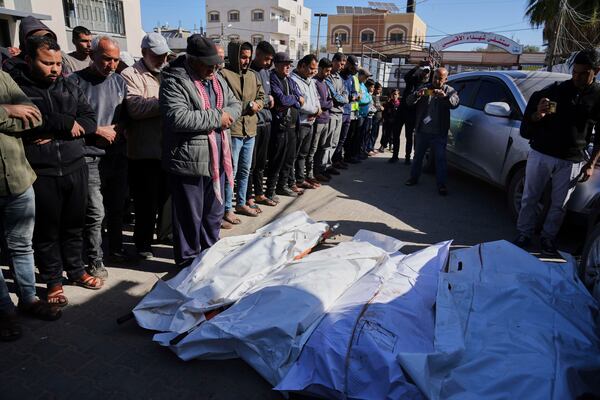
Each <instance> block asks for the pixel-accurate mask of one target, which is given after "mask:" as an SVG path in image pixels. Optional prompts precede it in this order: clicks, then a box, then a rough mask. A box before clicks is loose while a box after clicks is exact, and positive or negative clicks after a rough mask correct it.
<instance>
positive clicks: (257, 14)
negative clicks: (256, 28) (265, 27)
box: [252, 10, 265, 21]
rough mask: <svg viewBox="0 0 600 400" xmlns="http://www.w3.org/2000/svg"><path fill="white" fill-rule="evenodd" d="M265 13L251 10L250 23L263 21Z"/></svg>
mask: <svg viewBox="0 0 600 400" xmlns="http://www.w3.org/2000/svg"><path fill="white" fill-rule="evenodd" d="M264 20H265V12H264V11H263V10H252V21H264Z"/></svg>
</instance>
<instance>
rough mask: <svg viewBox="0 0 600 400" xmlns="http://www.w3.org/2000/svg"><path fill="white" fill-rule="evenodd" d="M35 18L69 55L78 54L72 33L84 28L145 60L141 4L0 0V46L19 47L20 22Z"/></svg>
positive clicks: (113, 0) (124, 0)
mask: <svg viewBox="0 0 600 400" xmlns="http://www.w3.org/2000/svg"><path fill="white" fill-rule="evenodd" d="M28 15H32V16H34V17H36V18H38V19H40V20H42V22H43V23H44V24H46V25H47V26H48V27H49V28H50V29H51V30H52V31H54V33H56V36H57V39H58V44H59V45H60V47H61V49H63V50H64V51H65V52H69V51H72V50H74V46H73V43H71V36H72V30H73V28H74V27H76V26H78V25H81V26H85V27H86V28H88V29H89V30H90V31H92V33H93V34H94V35H97V34H103V35H108V36H111V37H112V38H114V39H115V40H116V41H117V42H119V44H120V47H121V50H122V51H127V52H129V53H130V54H131V55H133V56H134V57H141V51H140V44H141V42H142V37H144V35H145V33H144V31H143V29H142V15H141V11H140V0H0V45H1V46H4V47H7V46H16V47H18V46H19V24H18V22H19V20H20V19H22V18H23V17H26V16H28Z"/></svg>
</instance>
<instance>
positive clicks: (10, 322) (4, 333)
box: [0, 313, 23, 342]
mask: <svg viewBox="0 0 600 400" xmlns="http://www.w3.org/2000/svg"><path fill="white" fill-rule="evenodd" d="M22 334H23V331H22V329H21V325H19V323H18V322H17V314H15V313H10V314H0V341H2V342H12V341H13V340H17V339H18V338H20V337H21V335H22Z"/></svg>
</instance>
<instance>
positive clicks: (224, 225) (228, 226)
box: [221, 219, 233, 229]
mask: <svg viewBox="0 0 600 400" xmlns="http://www.w3.org/2000/svg"><path fill="white" fill-rule="evenodd" d="M221 229H233V225H231V224H230V223H229V222H227V221H225V220H224V219H222V220H221Z"/></svg>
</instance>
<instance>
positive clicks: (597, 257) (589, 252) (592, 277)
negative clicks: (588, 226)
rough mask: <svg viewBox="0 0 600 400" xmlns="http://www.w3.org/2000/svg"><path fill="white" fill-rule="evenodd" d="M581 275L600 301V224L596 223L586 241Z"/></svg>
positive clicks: (580, 265)
mask: <svg viewBox="0 0 600 400" xmlns="http://www.w3.org/2000/svg"><path fill="white" fill-rule="evenodd" d="M579 277H580V278H581V280H582V281H583V283H584V284H585V286H586V287H587V288H588V289H589V290H590V292H591V293H592V296H593V297H594V298H595V299H596V300H598V301H600V224H596V226H595V227H594V229H593V230H592V232H591V233H590V234H589V235H588V237H587V240H586V241H585V245H584V247H583V254H582V256H581V263H580V264H579Z"/></svg>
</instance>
